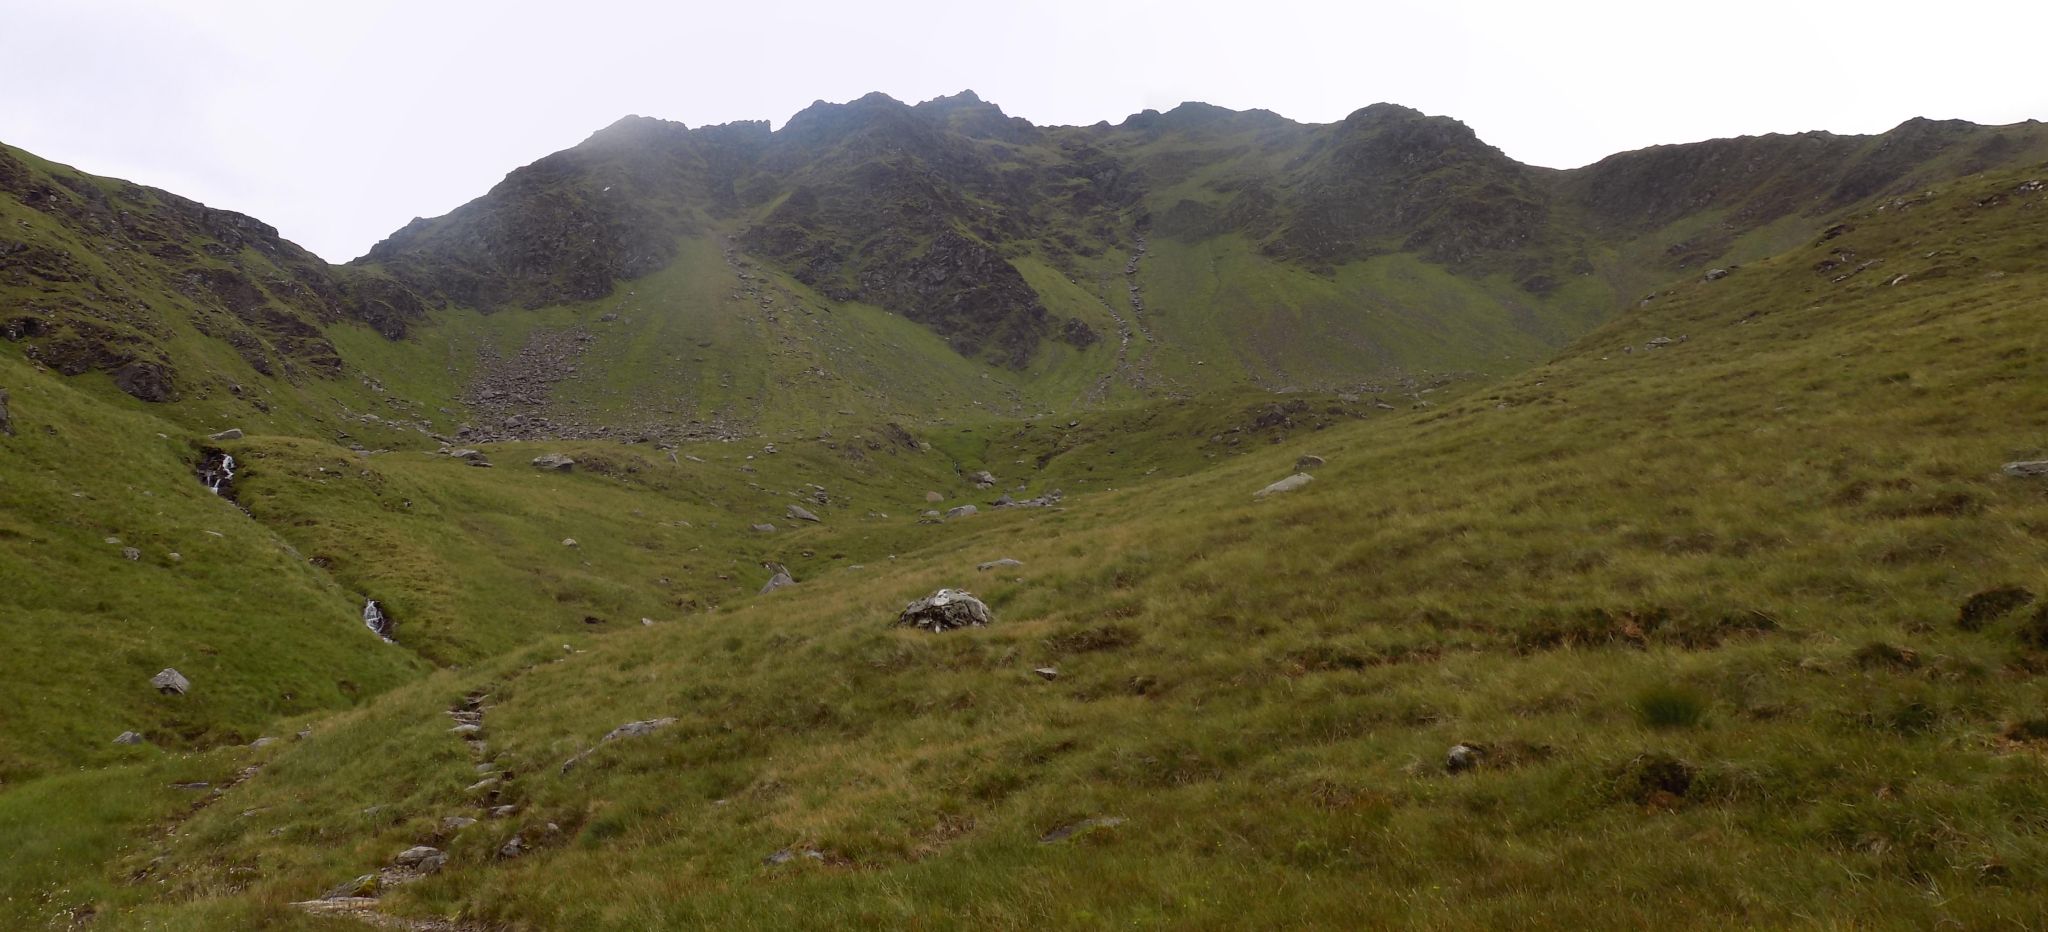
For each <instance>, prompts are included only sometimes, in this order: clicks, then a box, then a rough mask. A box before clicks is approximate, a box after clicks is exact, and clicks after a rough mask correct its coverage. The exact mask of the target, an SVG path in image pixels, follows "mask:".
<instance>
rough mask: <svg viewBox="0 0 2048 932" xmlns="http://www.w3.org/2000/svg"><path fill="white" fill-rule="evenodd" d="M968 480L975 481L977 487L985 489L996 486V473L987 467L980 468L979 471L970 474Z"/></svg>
mask: <svg viewBox="0 0 2048 932" xmlns="http://www.w3.org/2000/svg"><path fill="white" fill-rule="evenodd" d="M967 480H968V481H969V482H972V483H974V485H975V487H977V488H983V489H989V488H994V487H995V484H996V477H995V474H994V473H991V472H989V471H988V470H986V469H983V470H980V471H979V472H976V473H975V474H973V475H971V476H968V477H967Z"/></svg>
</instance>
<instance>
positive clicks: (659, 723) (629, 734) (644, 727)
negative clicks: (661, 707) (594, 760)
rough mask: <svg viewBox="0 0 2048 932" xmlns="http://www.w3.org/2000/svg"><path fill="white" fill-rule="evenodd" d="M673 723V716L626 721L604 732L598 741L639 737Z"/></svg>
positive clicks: (674, 721)
mask: <svg viewBox="0 0 2048 932" xmlns="http://www.w3.org/2000/svg"><path fill="white" fill-rule="evenodd" d="M675 723H676V720H675V719H674V718H650V719H647V720H646V721H641V722H627V723H626V724H624V725H620V726H619V727H617V728H614V729H612V730H611V731H608V732H606V733H605V736H604V737H603V738H601V739H599V741H598V743H600V744H602V743H604V742H606V741H617V740H619V739H620V738H639V737H643V736H645V735H651V734H653V733H655V732H656V731H659V730H661V729H663V728H667V727H668V726H670V725H673V724H675Z"/></svg>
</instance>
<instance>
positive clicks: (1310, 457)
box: [1294, 453, 1323, 472]
mask: <svg viewBox="0 0 2048 932" xmlns="http://www.w3.org/2000/svg"><path fill="white" fill-rule="evenodd" d="M1321 465H1323V458H1322V457H1320V456H1317V455H1315V454H1313V453H1303V454H1302V455H1301V458H1300V459H1297V460H1295V461H1294V471H1295V472H1308V471H1309V470H1311V469H1315V468H1316V467H1318V466H1321Z"/></svg>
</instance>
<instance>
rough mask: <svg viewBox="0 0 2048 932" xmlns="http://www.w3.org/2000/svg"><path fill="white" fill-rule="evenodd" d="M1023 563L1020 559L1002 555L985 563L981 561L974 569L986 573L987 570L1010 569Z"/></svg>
mask: <svg viewBox="0 0 2048 932" xmlns="http://www.w3.org/2000/svg"><path fill="white" fill-rule="evenodd" d="M1023 565H1024V561H1022V560H1013V559H1011V558H1009V557H1004V558H1002V559H1000V560H990V561H988V562H987V563H983V564H981V565H979V566H976V567H975V569H977V570H980V571H981V572H984V573H986V572H988V571H989V570H1002V569H1011V568H1013V567H1019V566H1023Z"/></svg>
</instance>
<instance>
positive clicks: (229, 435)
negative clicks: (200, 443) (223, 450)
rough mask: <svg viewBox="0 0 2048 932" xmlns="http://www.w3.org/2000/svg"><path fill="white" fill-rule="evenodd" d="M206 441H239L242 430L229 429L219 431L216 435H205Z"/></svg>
mask: <svg viewBox="0 0 2048 932" xmlns="http://www.w3.org/2000/svg"><path fill="white" fill-rule="evenodd" d="M206 439H208V440H220V441H227V440H240V439H242V429H241V428H239V427H230V428H228V429H227V430H224V431H221V432H220V433H217V434H207V435H206Z"/></svg>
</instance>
